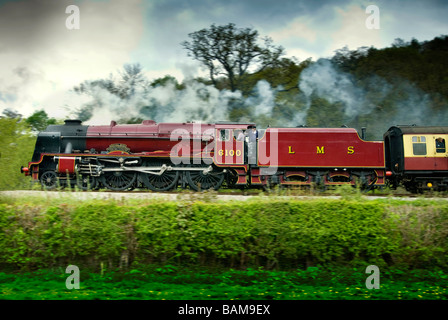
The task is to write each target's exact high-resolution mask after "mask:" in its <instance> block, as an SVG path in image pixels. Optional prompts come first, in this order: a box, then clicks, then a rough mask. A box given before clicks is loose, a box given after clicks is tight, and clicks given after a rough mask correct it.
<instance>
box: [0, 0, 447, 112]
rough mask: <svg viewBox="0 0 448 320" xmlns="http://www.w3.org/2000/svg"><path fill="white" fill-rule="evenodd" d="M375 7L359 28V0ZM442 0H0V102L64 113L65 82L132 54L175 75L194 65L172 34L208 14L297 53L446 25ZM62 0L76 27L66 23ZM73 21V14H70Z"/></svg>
mask: <svg viewBox="0 0 448 320" xmlns="http://www.w3.org/2000/svg"><path fill="white" fill-rule="evenodd" d="M372 4H373V5H376V6H377V7H378V8H379V10H380V15H379V17H380V20H379V27H380V28H379V29H368V28H367V27H366V26H365V21H366V19H367V18H368V17H369V15H370V14H369V13H366V8H367V6H368V5H372ZM447 4H448V1H446V0H443V1H442V0H439V1H436V0H433V1H432V0H425V1H421V0H418V1H414V0H407V1H398V0H395V1H394V0H387V1H386V0H376V1H363V0H334V1H331V0H327V1H323V0H319V1H311V0H308V1H305V0H145V1H139V0H109V1H107V0H95V1H94V0H83V1H82V0H81V1H76V0H15V1H11V0H10V1H8V0H6V1H2V0H0V112H1V111H2V110H3V109H6V108H9V109H13V110H16V111H18V112H20V113H21V114H23V115H24V116H29V115H30V114H31V113H33V112H34V111H36V110H39V109H42V108H44V109H45V110H46V111H47V113H48V114H49V115H50V116H53V117H58V118H65V117H66V113H67V111H66V110H65V109H64V106H67V105H69V104H70V102H69V101H70V99H73V98H74V94H73V93H70V90H71V89H72V88H73V87H74V86H75V85H77V84H79V83H81V82H82V81H84V80H89V79H98V78H104V77H107V76H108V75H109V74H110V73H113V74H116V73H117V71H118V70H121V69H122V66H123V65H124V64H125V63H140V64H141V65H142V66H143V68H144V70H145V72H146V74H147V76H148V78H149V79H154V78H157V77H162V76H164V75H166V74H170V75H173V76H175V77H176V78H177V79H178V80H179V81H182V79H183V78H184V77H186V76H187V77H188V76H194V75H198V73H199V72H200V70H199V67H198V65H197V64H196V63H194V61H193V60H192V59H191V58H189V57H187V55H186V51H185V49H183V48H182V46H181V45H180V43H181V42H182V41H184V40H188V34H189V33H191V32H194V31H197V30H200V29H202V28H207V27H209V26H210V25H211V24H212V23H215V24H217V25H224V24H228V23H229V22H232V23H235V24H236V25H237V27H252V28H254V29H256V30H258V31H259V33H260V35H262V36H269V37H271V38H272V39H273V41H274V44H275V45H282V46H283V47H284V48H285V50H286V54H287V56H295V57H296V58H297V59H298V60H299V61H303V60H305V59H307V58H309V57H311V58H312V59H313V60H317V59H318V58H321V57H323V58H325V57H331V56H332V55H333V54H334V51H335V50H337V49H341V48H343V47H344V46H348V48H349V49H356V48H359V47H361V46H374V47H376V48H382V47H386V46H390V45H391V43H392V42H393V41H394V39H396V38H402V39H403V40H405V41H410V40H411V39H412V38H416V39H417V40H419V41H424V40H431V39H433V38H434V37H436V36H440V35H446V34H448V19H447V16H448V5H447ZM69 5H76V6H77V7H78V8H79V11H80V20H79V21H80V25H79V26H80V28H79V29H72V30H70V29H68V28H67V27H66V20H67V19H68V18H70V16H71V15H70V13H66V8H67V6H69ZM70 21H72V20H70Z"/></svg>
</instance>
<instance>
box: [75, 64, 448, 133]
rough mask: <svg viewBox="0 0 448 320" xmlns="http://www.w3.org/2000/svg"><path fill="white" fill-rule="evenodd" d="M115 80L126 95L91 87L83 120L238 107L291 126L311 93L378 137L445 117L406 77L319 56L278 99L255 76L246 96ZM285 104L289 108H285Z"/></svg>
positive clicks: (197, 115)
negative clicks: (357, 69)
mask: <svg viewBox="0 0 448 320" xmlns="http://www.w3.org/2000/svg"><path fill="white" fill-rule="evenodd" d="M144 83H145V82H142V84H144ZM121 85H122V86H123V88H124V90H125V91H126V90H127V91H132V92H131V94H129V95H128V98H126V99H123V98H120V97H119V96H117V95H116V94H112V93H111V92H109V91H108V90H106V89H104V88H100V87H94V88H92V89H91V90H90V92H89V95H88V96H84V99H83V100H80V102H79V104H78V107H81V108H84V109H85V110H90V111H91V112H92V115H91V117H90V120H89V121H88V123H90V124H100V123H103V124H104V123H105V121H110V120H112V119H115V120H118V119H123V118H131V117H139V118H143V119H153V120H155V121H157V122H185V121H191V120H200V121H204V122H216V121H220V120H229V117H230V113H231V110H235V109H238V108H242V109H244V110H245V113H244V112H243V113H242V114H243V116H241V117H240V118H239V119H237V120H238V121H250V122H257V123H259V124H260V123H263V125H267V124H268V123H269V124H271V125H275V126H281V127H296V126H298V125H306V124H307V117H308V114H309V112H310V107H311V104H312V101H313V99H315V98H316V97H318V98H322V99H325V100H326V101H328V102H329V103H330V104H332V106H331V108H336V105H337V106H339V108H342V111H343V117H344V119H343V121H344V123H345V124H346V125H348V126H351V127H357V128H358V130H359V129H360V128H359V127H361V126H367V127H368V128H369V131H370V132H375V134H376V136H375V138H378V139H380V138H381V135H382V133H383V132H385V130H387V129H388V127H390V126H392V125H396V124H414V123H415V124H418V125H443V121H444V120H445V119H447V118H448V113H447V112H446V111H443V112H441V113H439V114H435V113H434V112H433V109H432V108H431V101H432V100H431V97H430V96H429V95H428V94H426V93H424V92H423V91H421V90H419V89H418V88H417V87H416V86H414V85H413V84H411V83H409V82H408V81H404V80H402V79H401V80H399V81H395V82H394V83H389V82H388V81H386V80H385V79H383V78H381V77H379V76H376V75H369V76H368V77H366V78H364V79H363V81H362V82H357V80H356V79H355V78H354V76H352V75H351V74H349V73H346V72H343V71H341V70H339V69H338V67H337V66H336V65H334V64H333V63H332V62H331V61H330V60H327V59H319V60H318V61H317V62H315V63H313V64H311V65H310V66H309V67H308V68H306V69H305V70H303V71H302V72H301V74H300V78H299V79H298V84H297V86H298V89H299V93H298V94H296V96H295V98H294V99H292V100H293V101H291V99H290V100H289V101H286V100H285V99H284V101H282V100H281V99H279V95H278V93H279V92H280V91H281V90H282V88H281V87H278V88H272V87H271V86H270V84H269V83H268V82H267V81H266V80H260V81H258V83H257V84H256V85H255V87H254V89H253V91H252V93H251V95H250V96H249V97H243V94H242V93H241V92H240V91H235V92H231V91H228V90H218V89H216V88H215V87H213V86H211V85H205V84H204V83H201V82H198V81H196V80H193V79H191V78H190V79H189V80H187V81H186V82H185V83H184V86H185V87H184V88H182V89H179V88H176V85H177V84H176V83H175V82H174V81H167V82H166V83H164V84H163V85H158V86H156V87H151V86H147V85H146V86H145V85H139V84H137V85H135V84H134V85H132V86H131V85H130V84H129V83H128V84H126V83H124V84H121ZM126 86H127V87H126ZM285 101H286V102H285ZM86 107H87V108H86ZM89 107H90V108H89ZM286 109H288V110H289V111H291V112H289V113H288V112H285V110H286ZM335 112H336V110H335ZM367 115H369V117H364V119H372V118H374V119H378V121H375V123H365V122H363V121H367V120H362V117H363V116H367ZM332 116H333V114H332V113H331V112H330V114H326V115H325V117H328V118H330V119H331V118H332ZM360 119H361V120H360Z"/></svg>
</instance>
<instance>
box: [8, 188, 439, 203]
mask: <svg viewBox="0 0 448 320" xmlns="http://www.w3.org/2000/svg"><path fill="white" fill-rule="evenodd" d="M260 196H261V197H266V198H269V197H281V198H291V199H313V198H333V199H340V198H343V197H345V196H341V195H339V194H336V193H330V192H315V193H293V192H288V191H285V192H270V193H268V192H263V193H262V192H261V191H260V192H259V193H255V192H247V191H245V190H242V191H240V192H229V191H219V192H217V191H204V192H201V193H199V192H185V191H171V192H150V191H139V190H135V191H132V192H120V191H109V190H108V191H88V192H85V191H75V190H71V191H66V190H64V191H56V190H54V191H39V190H15V191H1V192H0V197H1V198H27V197H28V198H29V197H47V198H58V197H61V198H62V197H70V198H74V199H79V200H88V199H118V200H121V199H147V200H150V199H165V200H179V199H193V200H196V199H197V200H201V199H203V200H206V199H216V200H235V201H238V200H247V199H251V198H253V197H260ZM362 197H363V199H366V200H374V199H384V198H392V199H402V200H416V199H422V198H423V199H442V200H447V201H448V193H443V194H423V195H421V194H420V195H419V194H409V193H397V194H390V193H389V194H386V193H383V194H380V193H377V194H374V193H364V194H362Z"/></svg>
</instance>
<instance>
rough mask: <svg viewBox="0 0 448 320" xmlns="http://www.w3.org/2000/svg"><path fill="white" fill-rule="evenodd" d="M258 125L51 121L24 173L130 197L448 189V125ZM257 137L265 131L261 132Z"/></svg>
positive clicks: (45, 182) (52, 184) (48, 185)
mask: <svg viewBox="0 0 448 320" xmlns="http://www.w3.org/2000/svg"><path fill="white" fill-rule="evenodd" d="M256 130H257V129H256V125H255V123H241V122H216V123H197V122H184V123H156V122H155V121H153V120H145V121H143V122H142V123H141V124H124V125H118V124H117V123H116V122H115V121H111V123H110V125H100V126H93V125H90V126H86V125H83V124H82V122H81V121H79V120H66V121H65V124H64V125H50V126H48V127H47V129H46V130H44V131H42V132H40V133H39V134H38V137H37V141H36V146H35V150H34V154H33V156H32V160H31V162H29V164H28V166H27V167H22V168H21V172H22V173H24V174H25V175H27V176H31V177H32V179H33V181H36V182H40V183H41V184H42V186H43V187H44V188H45V189H48V190H50V189H54V188H56V187H58V186H68V185H71V186H74V185H77V186H78V187H79V188H80V189H82V190H90V189H98V188H107V189H110V190H115V191H127V190H132V189H134V188H147V189H150V190H153V191H167V190H172V189H175V188H178V187H181V188H190V189H193V190H196V191H198V190H206V189H210V188H212V189H214V190H218V189H219V188H221V187H228V188H237V187H271V186H275V185H280V186H311V185H317V186H324V187H325V186H330V185H342V184H350V185H356V184H358V185H360V186H361V187H362V188H364V189H367V190H369V189H375V188H379V187H383V186H385V185H390V186H391V187H393V188H396V187H397V186H399V185H403V186H404V187H406V189H407V190H409V191H412V192H420V191H423V190H425V189H435V190H446V189H447V185H448V153H447V150H446V147H445V141H446V140H447V138H448V127H418V126H415V125H414V126H393V127H391V128H390V129H389V130H388V131H387V132H386V133H385V134H384V139H383V141H366V140H365V137H364V131H363V132H362V134H361V137H360V136H359V134H358V132H357V131H356V130H355V129H353V128H346V127H341V128H304V127H302V128H299V127H297V128H267V129H264V130H258V131H256ZM251 131H254V132H255V131H256V132H257V135H251V134H250V133H251Z"/></svg>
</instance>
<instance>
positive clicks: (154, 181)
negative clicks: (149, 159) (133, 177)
mask: <svg viewBox="0 0 448 320" xmlns="http://www.w3.org/2000/svg"><path fill="white" fill-rule="evenodd" d="M149 166H155V167H159V166H162V164H161V163H156V164H149ZM140 179H141V180H142V182H143V184H144V185H145V186H146V187H147V188H149V189H151V190H153V191H167V190H171V189H173V188H175V187H176V186H177V181H178V179H179V171H168V170H167V171H165V172H163V173H162V174H161V175H159V176H158V175H155V174H150V173H140Z"/></svg>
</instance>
